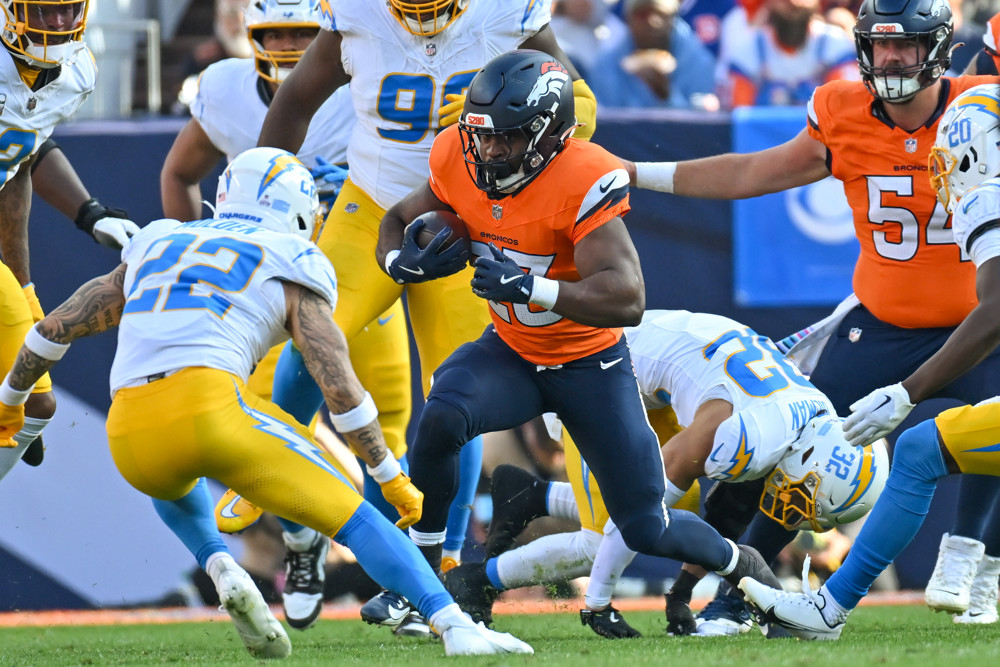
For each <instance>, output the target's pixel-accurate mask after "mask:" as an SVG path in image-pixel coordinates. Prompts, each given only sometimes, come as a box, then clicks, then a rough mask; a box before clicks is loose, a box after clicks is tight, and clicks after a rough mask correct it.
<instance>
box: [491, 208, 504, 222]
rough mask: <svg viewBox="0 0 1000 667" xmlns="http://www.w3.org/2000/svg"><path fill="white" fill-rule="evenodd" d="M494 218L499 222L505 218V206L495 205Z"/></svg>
mask: <svg viewBox="0 0 1000 667" xmlns="http://www.w3.org/2000/svg"><path fill="white" fill-rule="evenodd" d="M493 217H494V218H495V219H496V220H499V219H500V218H502V217H503V206H501V205H500V204H493Z"/></svg>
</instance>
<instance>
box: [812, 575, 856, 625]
mask: <svg viewBox="0 0 1000 667" xmlns="http://www.w3.org/2000/svg"><path fill="white" fill-rule="evenodd" d="M818 594H819V596H820V597H822V598H823V600H824V602H826V604H824V605H823V608H822V609H820V613H821V614H823V620H824V621H826V623H827V625H830V626H834V625H837V624H838V623H843V622H844V621H846V620H847V615H848V614H850V613H851V610H850V609H847V608H845V607H842V606H841V605H840V603H839V602H837V600H836V599H835V598H834V597H833V596H832V595H831V594H830V591H828V590H827V589H826V584H823V585H822V586H821V587H820V589H819V593H818Z"/></svg>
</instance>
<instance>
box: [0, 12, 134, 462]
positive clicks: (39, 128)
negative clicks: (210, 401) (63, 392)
mask: <svg viewBox="0 0 1000 667" xmlns="http://www.w3.org/2000/svg"><path fill="white" fill-rule="evenodd" d="M0 6H2V7H3V13H4V25H3V28H2V32H0V41H2V42H3V49H2V51H3V54H2V55H0V81H2V82H3V86H2V87H3V91H4V95H3V96H2V100H0V135H2V136H3V137H4V139H3V147H4V148H3V150H4V155H5V156H4V159H3V168H2V170H0V209H2V210H3V212H4V213H3V220H2V221H0V256H2V257H3V263H2V264H0V293H2V294H3V303H4V306H3V317H2V318H0V319H2V322H3V325H2V327H0V329H2V330H0V341H2V345H0V368H2V369H8V368H10V366H11V364H13V362H14V355H15V354H16V352H17V349H18V347H19V346H20V345H21V341H23V340H24V335H25V333H27V331H28V329H29V328H30V327H31V325H32V324H33V323H34V322H37V321H38V320H40V319H41V318H42V317H43V316H44V314H43V312H42V306H41V304H40V303H39V301H38V297H37V296H36V294H35V287H34V284H33V283H32V281H31V271H30V263H29V252H28V212H29V210H30V208H31V193H32V174H31V171H32V169H33V167H35V166H36V165H38V166H39V167H40V169H41V171H40V173H39V175H38V179H37V181H38V182H39V184H40V185H42V188H41V192H40V194H43V195H44V196H45V199H46V201H49V202H50V203H52V205H53V206H54V207H56V208H57V209H58V210H60V211H62V212H64V213H65V214H66V215H68V216H69V217H70V218H71V219H75V221H76V223H77V226H79V227H80V228H81V229H82V230H84V231H86V232H87V233H89V234H90V235H91V236H93V238H94V239H95V240H97V241H99V242H101V243H102V244H104V245H109V246H112V247H114V246H118V247H120V246H121V245H122V244H124V243H127V242H128V237H129V236H131V235H132V234H134V233H135V232H136V230H137V229H138V227H137V226H136V225H135V223H133V222H132V221H131V220H128V219H127V218H126V215H125V214H124V212H122V211H118V210H116V209H109V208H106V207H104V206H102V205H101V204H100V202H98V201H97V200H96V199H94V198H91V197H90V195H89V193H87V191H86V189H85V188H84V187H83V184H82V183H80V181H79V177H78V176H77V175H76V172H75V171H73V169H72V167H71V166H70V165H69V162H68V161H67V160H66V159H65V156H64V155H63V154H62V152H61V151H60V150H53V149H55V148H57V146H56V144H55V142H54V141H52V140H51V139H50V137H51V135H52V131H53V130H54V129H55V127H56V126H57V125H59V124H60V123H62V122H63V121H65V120H66V119H67V118H69V117H70V116H72V115H73V114H74V113H76V111H77V109H79V108H80V106H81V105H82V104H83V103H84V102H85V101H86V99H87V97H88V96H89V95H90V93H91V92H92V91H93V90H94V83H95V80H96V77H97V68H96V66H95V65H94V57H93V55H92V54H91V53H90V50H89V49H88V48H87V46H86V44H84V42H83V32H84V29H85V28H86V23H87V8H88V2H87V1H86V0H77V1H75V2H74V1H60V0H55V1H52V0H49V1H46V2H41V1H33V0H0ZM43 158H45V159H44V162H43ZM55 410H56V401H55V397H54V396H53V394H52V382H51V380H50V379H49V377H48V376H47V375H46V376H44V377H42V378H41V379H40V381H39V382H38V383H37V384H36V385H35V389H34V392H33V393H32V395H31V396H30V397H29V398H28V401H27V404H26V405H25V414H26V420H25V424H24V427H23V429H22V430H21V432H20V433H18V434H17V435H16V437H15V439H14V444H12V445H11V447H10V448H9V449H3V450H0V478H2V477H4V476H5V475H6V474H7V473H8V472H10V470H11V469H12V468H13V467H14V465H15V464H16V463H17V462H18V461H19V460H20V459H21V457H22V456H23V455H24V453H25V451H26V450H27V449H28V448H29V446H31V445H32V443H33V442H35V440H36V439H37V438H38V437H39V436H40V435H41V433H42V431H43V430H44V429H45V427H46V426H47V425H48V423H49V421H50V420H51V419H52V415H53V414H55ZM34 458H35V459H36V460H40V448H39V454H36V455H35V457H34Z"/></svg>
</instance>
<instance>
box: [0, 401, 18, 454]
mask: <svg viewBox="0 0 1000 667" xmlns="http://www.w3.org/2000/svg"><path fill="white" fill-rule="evenodd" d="M23 426H24V406H23V405H6V404H4V403H0V447H17V442H16V441H15V440H14V434H15V433H17V432H18V431H20V430H21V428H22V427H23Z"/></svg>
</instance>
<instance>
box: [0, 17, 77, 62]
mask: <svg viewBox="0 0 1000 667" xmlns="http://www.w3.org/2000/svg"><path fill="white" fill-rule="evenodd" d="M0 6H3V13H4V27H3V32H2V33H0V39H2V40H3V43H4V45H6V47H7V49H8V50H9V51H10V52H11V53H12V54H13V55H15V56H16V57H18V58H20V59H21V60H23V61H24V62H26V63H28V64H29V65H32V66H33V67H41V68H49V67H57V66H59V65H62V64H63V63H65V62H66V61H68V60H69V59H70V58H71V57H72V56H73V54H75V53H76V52H77V51H79V50H80V49H82V48H83V31H84V28H86V27H87V11H88V10H89V9H90V0H0Z"/></svg>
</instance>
